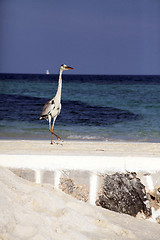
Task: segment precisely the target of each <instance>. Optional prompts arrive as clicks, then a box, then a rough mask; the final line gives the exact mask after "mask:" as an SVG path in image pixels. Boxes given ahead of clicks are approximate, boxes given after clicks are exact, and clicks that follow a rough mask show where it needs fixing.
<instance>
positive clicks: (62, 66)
mask: <svg viewBox="0 0 160 240" xmlns="http://www.w3.org/2000/svg"><path fill="white" fill-rule="evenodd" d="M61 69H62V70H63V71H64V70H71V69H74V68H72V67H69V66H67V65H65V64H62V65H61Z"/></svg>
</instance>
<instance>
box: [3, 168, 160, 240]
mask: <svg viewBox="0 0 160 240" xmlns="http://www.w3.org/2000/svg"><path fill="white" fill-rule="evenodd" d="M0 239H3V240H19V239H23V240H25V239H30V240H51V239H56V240H62V239H63V240H64V239H65V240H72V239H73V240H89V239H90V240H91V239H92V240H100V239H101V240H103V239H105V240H107V239H109V240H111V239H112V240H116V239H117V240H121V239H123V240H125V239H126V240H129V239H135V240H142V239H143V240H144V239H145V240H159V239H160V226H159V225H158V224H156V223H151V222H148V221H145V220H140V219H135V218H133V217H131V216H128V215H123V214H118V213H115V212H111V211H108V210H106V209H102V208H100V207H96V206H91V205H89V204H87V203H84V202H80V201H78V200H76V199H74V198H72V197H70V196H68V195H66V194H64V193H63V192H60V191H56V190H53V188H52V186H49V185H48V186H40V185H36V184H33V183H31V182H27V181H26V180H24V179H21V178H19V177H17V176H16V175H14V174H13V173H11V172H10V171H9V170H7V169H5V168H0Z"/></svg>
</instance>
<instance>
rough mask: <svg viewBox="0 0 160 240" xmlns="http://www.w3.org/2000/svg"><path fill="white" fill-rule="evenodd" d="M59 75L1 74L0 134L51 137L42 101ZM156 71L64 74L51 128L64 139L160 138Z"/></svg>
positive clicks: (159, 88)
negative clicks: (43, 117)
mask: <svg viewBox="0 0 160 240" xmlns="http://www.w3.org/2000/svg"><path fill="white" fill-rule="evenodd" d="M57 81H58V76H57V75H55V76H52V75H49V76H48V75H38V74H37V75H36V74H35V75H24V74H23V75H22V74H21V75H17V74H13V75H12V74H11V75H10V74H1V75H0V102H1V105H0V138H1V139H4V138H22V139H50V133H49V131H48V122H47V121H46V120H41V121H40V120H39V116H40V114H41V111H42V107H43V105H44V104H45V102H47V101H48V100H49V99H51V98H52V97H53V96H54V95H55V93H56V90H57ZM159 119H160V76H100V75H99V76H96V75H64V76H63V89H62V110H61V114H60V115H59V116H58V118H57V120H56V124H55V132H56V133H57V134H58V135H60V136H61V137H62V138H63V139H80V140H82V139H86V140H90V139H92V140H105V141H139V142H140V141H148V142H159V141H160V120H159Z"/></svg>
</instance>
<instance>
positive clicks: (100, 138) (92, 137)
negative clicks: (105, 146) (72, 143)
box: [67, 134, 106, 140]
mask: <svg viewBox="0 0 160 240" xmlns="http://www.w3.org/2000/svg"><path fill="white" fill-rule="evenodd" d="M67 139H73V140H106V139H105V138H102V137H100V136H89V135H87V136H82V135H76V134H75V135H74V134H73V135H70V136H68V137H67Z"/></svg>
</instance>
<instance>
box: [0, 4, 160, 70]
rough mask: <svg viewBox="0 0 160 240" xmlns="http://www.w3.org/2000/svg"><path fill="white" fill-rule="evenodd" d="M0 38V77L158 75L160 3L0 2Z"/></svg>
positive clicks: (159, 58) (159, 60)
mask: <svg viewBox="0 0 160 240" xmlns="http://www.w3.org/2000/svg"><path fill="white" fill-rule="evenodd" d="M0 34H1V35H0V72H3V73H4V72H7V73H45V71H46V69H49V70H50V72H51V73H58V69H59V66H60V65H61V64H62V63H65V64H68V65H71V66H73V67H74V68H75V70H74V72H72V73H74V74H160V0H80V1H76V0H1V1H0ZM68 73H71V71H70V72H68Z"/></svg>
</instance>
